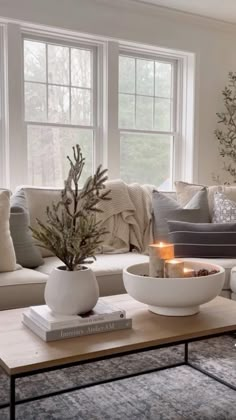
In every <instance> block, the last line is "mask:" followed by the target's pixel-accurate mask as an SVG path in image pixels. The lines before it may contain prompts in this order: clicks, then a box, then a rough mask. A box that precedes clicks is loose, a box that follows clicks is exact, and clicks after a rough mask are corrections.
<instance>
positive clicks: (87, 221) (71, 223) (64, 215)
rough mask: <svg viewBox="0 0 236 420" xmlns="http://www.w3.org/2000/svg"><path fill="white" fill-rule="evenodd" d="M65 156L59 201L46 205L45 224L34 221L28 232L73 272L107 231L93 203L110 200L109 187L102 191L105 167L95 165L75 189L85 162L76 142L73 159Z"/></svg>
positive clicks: (87, 260) (89, 259)
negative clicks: (91, 172) (80, 188)
mask: <svg viewBox="0 0 236 420" xmlns="http://www.w3.org/2000/svg"><path fill="white" fill-rule="evenodd" d="M67 159H68V161H69V163H70V169H69V172H68V176H67V179H66V180H65V182H64V188H63V189H62V191H61V197H60V200H59V201H58V203H52V205H51V206H50V207H47V209H46V214H47V223H42V222H41V221H40V220H37V227H36V228H32V227H31V231H32V234H33V237H34V238H35V239H36V240H37V241H38V242H39V246H41V247H44V248H46V249H49V250H50V251H52V252H53V253H54V254H55V255H56V256H57V257H58V258H59V259H60V260H61V261H62V262H63V263H64V264H65V265H66V268H67V270H70V271H73V270H76V269H80V268H81V265H82V264H84V263H91V262H93V260H94V259H96V257H95V253H96V250H97V249H98V247H99V245H101V243H102V238H103V236H104V235H105V234H107V233H108V232H107V231H106V230H105V229H104V228H103V227H102V226H101V222H100V221H96V216H95V215H96V213H97V212H101V209H98V208H97V204H98V203H99V202H100V201H101V200H110V197H109V194H110V190H105V181H106V180H107V175H106V174H107V170H106V169H102V168H101V166H99V167H98V168H97V170H96V172H95V174H94V175H93V176H90V177H89V178H88V179H87V181H86V182H85V184H84V186H83V188H82V190H81V191H79V180H80V177H81V174H82V171H83V168H84V164H85V159H84V158H83V156H82V153H81V149H80V146H79V145H76V146H75V147H73V158H70V157H69V156H67Z"/></svg>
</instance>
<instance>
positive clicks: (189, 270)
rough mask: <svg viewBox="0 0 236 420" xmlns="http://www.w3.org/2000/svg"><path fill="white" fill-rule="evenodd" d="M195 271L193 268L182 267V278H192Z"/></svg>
mask: <svg viewBox="0 0 236 420" xmlns="http://www.w3.org/2000/svg"><path fill="white" fill-rule="evenodd" d="M194 274H195V271H194V269H193V268H187V267H184V277H194Z"/></svg>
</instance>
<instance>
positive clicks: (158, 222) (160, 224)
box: [153, 188, 209, 241]
mask: <svg viewBox="0 0 236 420" xmlns="http://www.w3.org/2000/svg"><path fill="white" fill-rule="evenodd" d="M169 219H171V220H179V221H181V220H182V221H187V222H199V223H204V222H205V223H207V222H209V208H208V200H207V191H206V189H205V188H204V189H202V191H198V192H197V193H196V194H195V195H194V196H193V197H192V198H191V200H190V201H189V202H188V203H187V204H186V205H185V207H184V208H182V207H181V206H180V205H179V204H178V203H177V201H176V200H173V199H172V198H169V197H167V196H166V195H165V194H163V193H161V192H159V191H153V231H154V240H155V241H167V240H168V225H167V221H168V220H169Z"/></svg>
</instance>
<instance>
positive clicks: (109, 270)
mask: <svg viewBox="0 0 236 420" xmlns="http://www.w3.org/2000/svg"><path fill="white" fill-rule="evenodd" d="M22 188H23V190H24V193H25V196H26V199H27V206H28V210H29V215H30V222H31V225H32V226H33V225H34V224H35V219H36V218H39V219H40V220H45V208H46V205H47V204H50V202H51V201H52V200H54V201H57V198H58V197H59V190H56V189H47V188H36V187H35V188H33V187H22ZM168 194H170V193H168ZM172 195H173V196H175V193H172ZM42 255H43V259H44V264H43V265H40V266H39V267H37V268H35V269H29V268H23V267H21V268H20V267H19V269H17V270H16V271H13V272H5V273H0V310H3V309H11V308H17V307H24V306H30V305H37V304H42V303H43V302H44V288H45V284H46V281H47V278H48V275H49V273H50V272H51V270H52V269H53V268H54V267H56V266H58V265H60V261H59V260H58V259H57V258H56V257H55V256H52V255H50V253H48V252H47V251H46V250H43V254H42ZM146 261H148V256H147V255H143V254H140V253H137V252H123V253H113V254H109V253H107V254H98V255H97V256H96V261H95V262H94V263H93V264H92V265H91V267H92V269H93V270H94V272H95V274H96V277H97V280H98V284H99V289H100V295H101V296H106V295H112V294H119V293H125V289H124V285H123V280H122V270H123V268H124V267H127V266H129V265H132V264H136V263H140V262H146ZM203 261H209V262H212V261H213V262H214V263H216V262H217V263H218V264H219V265H221V266H223V267H224V268H225V270H226V278H225V283H224V286H223V290H222V293H221V294H222V296H225V297H227V298H232V299H235V300H236V256H235V259H217V260H216V259H214V260H210V259H204V260H203Z"/></svg>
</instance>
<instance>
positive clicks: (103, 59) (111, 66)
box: [0, 19, 198, 189]
mask: <svg viewBox="0 0 236 420" xmlns="http://www.w3.org/2000/svg"><path fill="white" fill-rule="evenodd" d="M1 23H2V24H4V25H5V27H6V39H5V49H4V51H5V69H6V71H5V80H6V92H5V93H6V130H5V131H6V133H5V134H6V136H5V138H6V140H5V143H4V153H5V155H4V159H5V158H6V159H5V167H4V169H3V171H4V172H5V173H4V176H5V178H3V179H4V182H5V186H8V187H10V188H11V189H14V188H15V187H16V186H18V185H19V184H25V183H27V166H28V165H27V138H26V130H25V122H24V115H23V111H24V77H23V38H24V37H26V38H32V39H33V38H37V40H40V39H41V40H42V41H43V42H44V40H46V41H47V40H49V42H50V41H52V40H54V42H55V43H61V42H62V43H66V42H68V43H69V45H72V43H74V44H75V46H76V45H81V46H82V47H83V46H85V47H86V45H88V46H93V47H94V48H96V49H97V76H96V84H97V97H96V103H97V105H96V109H95V110H94V111H95V113H94V117H95V118H97V124H96V127H95V124H94V153H95V159H94V165H95V166H97V165H98V164H100V163H102V164H103V166H104V167H106V168H108V175H109V178H110V179H115V178H119V177H120V129H119V127H118V80H119V74H118V72H119V65H118V64H119V61H118V60H119V52H120V51H127V52H128V53H129V54H130V53H132V52H133V53H134V54H135V55H136V56H137V54H141V56H143V55H145V54H147V55H148V56H150V55H153V56H154V57H157V56H160V57H163V59H166V60H168V59H170V60H176V61H177V62H178V75H177V80H176V88H177V92H178V98H177V109H176V127H175V152H174V153H175V156H174V161H175V165H174V172H173V178H174V179H182V180H186V181H189V182H191V181H193V180H196V179H197V175H198V174H197V168H198V143H197V142H196V140H195V139H194V102H195V83H196V81H195V54H193V53H190V52H183V51H176V50H170V49H164V48H159V47H154V46H150V45H144V44H136V43H133V42H124V41H122V40H117V39H112V38H109V39H108V38H106V37H97V36H92V35H85V34H80V33H77V32H71V31H66V30H62V29H58V28H45V27H43V26H40V25H35V24H26V23H25V22H20V21H18V22H17V21H15V22H13V23H11V22H7V21H6V20H4V19H2V20H1V19H0V24H1ZM31 123H32V122H31ZM40 124H41V122H40ZM55 125H56V126H58V124H57V123H55ZM69 126H72V127H74V125H69ZM86 128H87V126H86ZM165 134H166V132H165ZM194 140H195V142H194ZM1 147H2V145H1ZM0 159H1V158H0ZM2 161H3V159H2ZM1 166H2V165H1ZM2 167H3V166H2Z"/></svg>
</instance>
